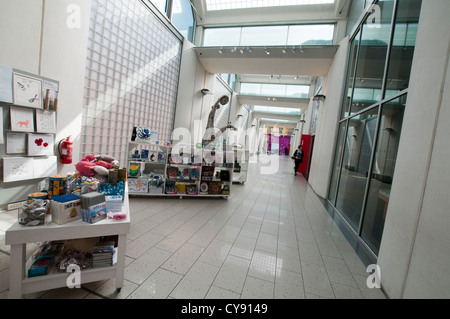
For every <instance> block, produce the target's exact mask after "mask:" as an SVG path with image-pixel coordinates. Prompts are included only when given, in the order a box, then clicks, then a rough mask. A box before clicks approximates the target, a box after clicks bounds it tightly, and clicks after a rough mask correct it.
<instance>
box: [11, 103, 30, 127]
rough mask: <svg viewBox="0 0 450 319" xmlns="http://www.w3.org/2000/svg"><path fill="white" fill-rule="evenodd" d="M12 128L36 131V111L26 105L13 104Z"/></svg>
mask: <svg viewBox="0 0 450 319" xmlns="http://www.w3.org/2000/svg"><path fill="white" fill-rule="evenodd" d="M9 113H10V117H11V130H12V131H21V132H34V112H33V110H31V109H27V108H24V107H16V106H11V107H10V110H9Z"/></svg>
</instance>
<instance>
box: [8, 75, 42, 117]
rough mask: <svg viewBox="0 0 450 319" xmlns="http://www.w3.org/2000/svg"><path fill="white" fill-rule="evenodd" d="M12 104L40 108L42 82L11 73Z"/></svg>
mask: <svg viewBox="0 0 450 319" xmlns="http://www.w3.org/2000/svg"><path fill="white" fill-rule="evenodd" d="M13 103H14V104H16V105H21V106H26V107H32V108H37V109H39V108H42V106H43V102H42V80H40V79H37V78H33V77H30V76H27V75H24V74H20V73H17V72H13Z"/></svg>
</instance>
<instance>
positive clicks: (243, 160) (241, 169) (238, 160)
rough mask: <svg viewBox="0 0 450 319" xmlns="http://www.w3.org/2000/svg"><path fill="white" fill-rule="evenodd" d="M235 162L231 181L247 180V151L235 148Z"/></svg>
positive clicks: (240, 181) (242, 182)
mask: <svg viewBox="0 0 450 319" xmlns="http://www.w3.org/2000/svg"><path fill="white" fill-rule="evenodd" d="M234 152H235V155H234V159H235V163H234V169H233V183H241V184H244V183H245V182H246V181H247V171H248V162H249V157H250V156H249V151H248V150H244V149H240V148H235V150H234Z"/></svg>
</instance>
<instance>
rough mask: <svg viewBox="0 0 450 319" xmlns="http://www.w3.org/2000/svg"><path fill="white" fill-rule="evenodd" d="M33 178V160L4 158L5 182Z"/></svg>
mask: <svg viewBox="0 0 450 319" xmlns="http://www.w3.org/2000/svg"><path fill="white" fill-rule="evenodd" d="M32 178H33V159H32V158H27V157H4V158H3V182H5V183H6V182H15V181H21V180H25V179H32Z"/></svg>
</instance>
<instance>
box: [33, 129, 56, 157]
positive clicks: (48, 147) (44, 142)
mask: <svg viewBox="0 0 450 319" xmlns="http://www.w3.org/2000/svg"><path fill="white" fill-rule="evenodd" d="M53 148H54V143H53V135H52V134H34V133H28V155H30V156H41V155H53Z"/></svg>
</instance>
